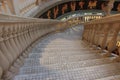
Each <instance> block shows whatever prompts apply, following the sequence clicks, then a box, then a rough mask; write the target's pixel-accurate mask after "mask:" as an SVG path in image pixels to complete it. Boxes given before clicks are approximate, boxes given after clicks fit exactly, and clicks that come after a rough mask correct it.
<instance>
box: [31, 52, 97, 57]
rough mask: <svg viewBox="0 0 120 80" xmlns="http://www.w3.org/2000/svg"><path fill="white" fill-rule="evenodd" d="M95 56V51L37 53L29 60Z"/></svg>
mask: <svg viewBox="0 0 120 80" xmlns="http://www.w3.org/2000/svg"><path fill="white" fill-rule="evenodd" d="M94 53H96V54H97V51H95V50H93V51H92V50H91V51H60V52H58V51H49V52H39V53H31V54H30V55H29V58H40V57H42V56H46V57H51V56H61V55H64V56H68V55H71V56H72V55H84V54H94Z"/></svg>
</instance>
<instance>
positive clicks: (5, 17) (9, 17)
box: [0, 13, 63, 24]
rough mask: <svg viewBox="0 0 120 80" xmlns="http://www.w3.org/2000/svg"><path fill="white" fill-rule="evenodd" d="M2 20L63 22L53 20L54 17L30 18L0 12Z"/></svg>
mask: <svg viewBox="0 0 120 80" xmlns="http://www.w3.org/2000/svg"><path fill="white" fill-rule="evenodd" d="M0 22H39V23H44V24H45V23H61V22H63V21H59V20H52V19H39V18H29V17H21V16H16V15H7V14H1V13H0Z"/></svg>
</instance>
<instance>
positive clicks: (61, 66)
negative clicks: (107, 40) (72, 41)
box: [19, 58, 113, 74]
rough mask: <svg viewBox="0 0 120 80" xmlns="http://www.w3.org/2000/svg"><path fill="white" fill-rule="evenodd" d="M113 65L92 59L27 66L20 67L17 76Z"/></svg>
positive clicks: (107, 59)
mask: <svg viewBox="0 0 120 80" xmlns="http://www.w3.org/2000/svg"><path fill="white" fill-rule="evenodd" d="M109 63H113V61H112V60H110V59H109V58H103V59H93V60H86V61H78V62H68V63H65V62H63V63H56V64H51V65H40V66H28V67H22V68H21V70H20V73H19V74H35V73H44V72H49V71H50V69H52V70H71V69H76V68H83V67H90V66H98V65H104V64H109Z"/></svg>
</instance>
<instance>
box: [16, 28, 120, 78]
mask: <svg viewBox="0 0 120 80" xmlns="http://www.w3.org/2000/svg"><path fill="white" fill-rule="evenodd" d="M82 31H83V28H81V26H77V27H74V28H70V29H68V30H66V31H64V32H61V33H56V34H53V35H49V36H47V37H45V38H44V39H43V40H41V41H40V43H39V44H38V45H36V47H35V48H34V49H33V51H32V52H31V53H30V55H29V57H28V58H27V59H26V60H25V64H24V65H23V67H21V69H20V72H19V74H18V75H16V77H15V78H14V80H95V79H100V80H110V79H111V80H120V77H119V75H120V63H118V62H113V61H111V60H110V59H109V58H103V57H101V56H100V55H99V54H98V53H96V51H93V50H90V49H88V47H86V48H85V47H84V48H83V45H84V44H83V42H82V40H81V36H82ZM116 75H118V76H116ZM111 76H114V77H111ZM104 78H105V79H104ZM109 78H110V79H109Z"/></svg>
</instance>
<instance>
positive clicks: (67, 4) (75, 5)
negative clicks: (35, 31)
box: [35, 0, 120, 19]
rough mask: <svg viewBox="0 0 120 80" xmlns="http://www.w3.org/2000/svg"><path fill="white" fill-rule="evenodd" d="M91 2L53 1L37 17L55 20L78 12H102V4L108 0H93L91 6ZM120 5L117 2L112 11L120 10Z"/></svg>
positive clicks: (84, 0) (85, 0)
mask: <svg viewBox="0 0 120 80" xmlns="http://www.w3.org/2000/svg"><path fill="white" fill-rule="evenodd" d="M81 1H82V2H81ZM90 1H91V0H53V1H51V3H48V4H46V5H45V7H44V8H43V9H41V10H40V11H38V12H37V14H36V15H35V17H40V18H50V19H55V18H57V17H59V16H61V15H63V14H65V13H68V12H72V11H77V10H93V9H97V10H101V9H102V4H103V3H105V2H106V1H107V0H92V1H93V3H92V4H89V2H90ZM119 4H120V1H119V0H116V1H115V3H114V8H113V9H112V10H113V11H117V10H120V6H119ZM82 6H83V7H82ZM63 8H64V9H63ZM118 8H119V9H118ZM55 12H56V14H55Z"/></svg>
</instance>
